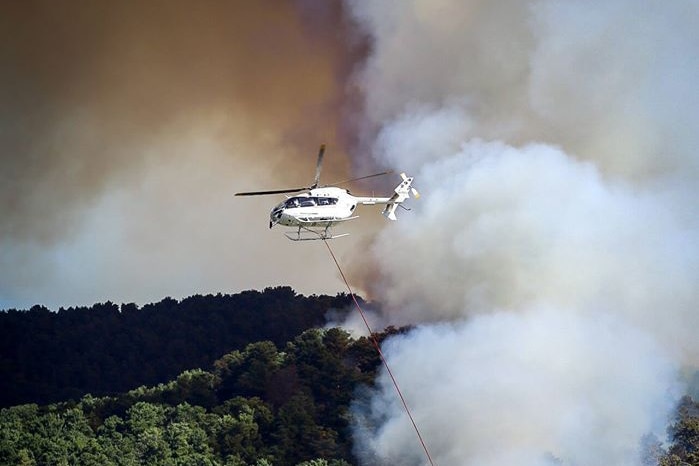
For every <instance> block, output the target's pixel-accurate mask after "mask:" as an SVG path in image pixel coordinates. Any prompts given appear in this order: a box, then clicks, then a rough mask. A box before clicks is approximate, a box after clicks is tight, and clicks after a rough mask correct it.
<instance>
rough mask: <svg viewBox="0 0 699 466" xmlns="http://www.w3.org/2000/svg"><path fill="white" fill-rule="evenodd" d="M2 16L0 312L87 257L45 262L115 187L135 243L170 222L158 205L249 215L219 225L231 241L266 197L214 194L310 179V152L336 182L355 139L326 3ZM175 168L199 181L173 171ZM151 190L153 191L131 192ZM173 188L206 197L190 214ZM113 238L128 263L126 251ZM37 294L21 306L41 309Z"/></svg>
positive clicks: (80, 5)
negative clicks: (197, 174) (42, 277)
mask: <svg viewBox="0 0 699 466" xmlns="http://www.w3.org/2000/svg"><path fill="white" fill-rule="evenodd" d="M0 9H1V10H2V11H0V63H2V73H0V96H2V97H1V99H2V102H3V105H2V106H0V125H1V126H0V128H2V131H1V132H0V157H2V170H0V215H1V216H2V223H0V241H2V249H3V250H4V252H3V253H1V254H0V262H2V276H3V277H2V278H3V280H2V281H3V282H4V284H3V287H4V288H2V289H0V306H2V305H3V301H6V302H7V303H8V304H9V303H11V302H15V301H13V298H12V296H13V294H14V293H15V291H16V287H22V288H24V289H25V291H26V290H29V291H26V293H25V294H28V295H31V289H32V288H33V287H34V286H35V285H38V284H39V283H38V282H36V281H37V280H38V278H37V277H38V276H39V270H42V273H48V272H46V269H47V268H49V269H50V268H51V267H54V268H56V270H55V272H56V273H59V272H60V270H59V269H60V268H61V267H63V265H62V264H64V263H65V261H67V262H73V267H74V266H75V264H74V263H75V260H77V259H78V258H79V259H80V260H82V259H84V257H80V254H81V253H80V252H78V251H82V249H81V248H80V247H78V246H76V245H75V244H73V245H72V246H71V247H72V248H73V251H74V252H73V254H76V256H75V257H72V258H71V257H70V254H69V257H68V258H66V257H62V258H61V260H62V261H63V262H61V264H59V265H56V263H55V258H53V259H52V260H54V262H53V263H51V261H50V260H48V256H52V255H55V254H54V252H53V249H52V248H56V247H60V246H61V245H62V244H63V243H71V242H75V241H79V240H78V239H76V238H79V237H80V235H81V234H84V232H85V231H86V230H85V228H86V227H85V226H84V225H83V224H84V222H90V221H93V220H94V219H97V218H100V219H103V218H106V217H108V216H109V217H110V218H114V217H116V216H115V215H111V216H110V212H105V211H104V210H99V209H102V208H103V207H104V206H103V205H102V204H103V203H104V202H106V203H107V204H109V202H110V201H104V199H109V198H110V196H114V195H115V193H117V192H122V191H125V192H126V193H127V194H123V193H122V194H123V195H122V201H121V204H119V205H118V206H117V207H116V208H117V209H124V208H126V209H128V208H129V207H128V202H134V201H135V202H138V203H143V204H144V205H149V206H150V209H143V208H142V209H141V210H144V211H143V212H142V213H141V215H139V216H133V215H128V216H118V217H119V218H121V221H120V223H119V224H118V227H119V229H120V231H126V232H129V231H131V230H133V229H134V228H136V227H135V225H137V224H139V226H138V228H136V229H137V230H138V232H139V233H138V234H137V235H136V236H138V237H139V238H142V237H148V238H150V239H149V240H148V241H149V242H151V243H157V241H156V240H155V239H154V238H159V237H160V235H161V234H162V233H163V228H164V227H166V226H167V225H168V221H169V220H168V218H169V217H167V216H166V215H165V214H164V213H163V212H164V210H167V209H173V207H172V206H171V204H172V203H184V205H179V206H178V209H177V212H178V215H187V214H184V213H185V212H192V211H195V210H197V211H199V212H201V211H202V210H210V211H211V212H207V213H210V214H211V215H220V216H223V215H232V216H234V217H236V218H238V219H239V220H240V219H245V218H248V217H249V222H245V221H243V222H240V221H239V222H238V225H226V228H228V227H231V226H234V227H236V229H235V230H234V231H230V232H228V234H229V236H228V240H230V241H235V237H236V235H239V234H241V233H240V231H241V230H242V229H243V228H250V226H249V225H254V227H255V229H257V228H258V227H260V226H262V225H264V224H265V221H266V215H267V204H270V205H273V204H274V203H276V202H277V200H276V199H271V200H270V199H266V200H265V201H260V202H257V201H254V202H252V203H248V204H244V203H239V204H236V205H229V204H226V205H221V204H220V203H219V204H214V205H215V207H216V208H212V207H211V205H212V199H217V200H218V199H219V198H220V197H222V196H230V194H232V193H233V192H235V191H236V190H249V189H265V188H272V187H285V186H287V185H288V186H295V185H298V184H299V183H302V184H301V185H303V184H304V183H307V182H308V181H310V178H311V177H312V173H313V163H314V161H315V152H316V150H317V147H318V144H320V143H321V142H325V143H327V144H328V145H329V147H330V148H331V151H332V152H331V153H330V155H331V156H329V157H327V158H326V164H325V167H324V172H323V177H324V179H325V180H326V181H330V180H332V179H336V178H338V177H342V178H344V177H345V176H346V175H347V173H346V172H347V167H348V163H347V161H346V156H345V155H344V154H345V150H346V147H347V142H348V141H351V140H352V138H351V134H350V133H349V132H348V129H347V128H348V127H347V125H346V124H345V123H344V120H343V115H342V113H341V110H340V108H341V107H342V106H343V103H344V102H345V101H346V99H347V94H346V93H345V91H344V89H345V88H346V80H347V76H349V72H348V70H349V69H350V68H351V66H352V63H353V61H354V60H355V58H356V57H357V54H361V49H360V48H359V47H357V45H356V44H353V43H345V38H346V37H347V36H348V28H349V26H348V24H347V23H346V22H345V20H344V19H343V7H342V5H341V3H340V2H339V1H333V2H323V4H322V5H318V4H315V3H313V4H311V3H309V2H301V1H299V2H296V3H294V2H288V1H275V0H264V1H259V2H243V1H207V2H189V1H150V2H145V3H144V2H137V1H125V2H108V1H73V2H60V3H56V2H51V1H27V2H10V3H4V4H3V5H2V7H0ZM204 140H205V141H206V144H205V146H206V147H205V148H202V147H201V141H204ZM195 147H196V148H197V149H196V150H197V152H196V153H190V152H187V151H191V150H194V149H193V148H195ZM188 164H193V166H195V167H197V169H198V170H202V171H203V174H202V176H201V179H197V180H196V181H193V179H194V178H192V177H191V175H192V172H191V171H189V172H186V171H184V172H183V171H182V170H177V169H174V168H173V167H177V166H180V167H181V166H187V165H188ZM161 173H162V174H161ZM154 180H159V182H160V184H162V185H163V186H162V187H161V188H159V190H156V191H152V192H148V193H143V192H141V191H139V189H138V186H142V185H143V184H144V183H147V184H149V185H150V186H151V187H152V186H154V185H155V182H154ZM183 183H184V185H186V186H187V187H188V189H190V190H191V192H198V193H201V192H207V193H209V196H203V198H202V199H200V200H199V201H198V202H199V204H194V203H193V202H194V199H191V198H184V197H182V198H178V197H175V196H174V195H173V193H172V192H170V191H169V189H172V186H176V185H182V184H183ZM144 194H148V197H147V198H144V197H143V195H144ZM124 204H126V205H127V207H124ZM253 206H254V207H253ZM259 206H265V207H264V208H263V209H262V210H258V207H259ZM141 207H142V206H141ZM91 209H98V212H95V211H94V210H91ZM223 209H228V211H223V212H222V211H221V210H223ZM231 209H233V210H231ZM235 209H241V210H237V211H236V210H235ZM136 211H138V209H136ZM168 215H170V214H168ZM172 216H173V217H174V214H173V215H172ZM257 217H259V218H257ZM192 221H194V220H192ZM208 221H209V220H208V217H203V216H200V217H198V218H196V222H208ZM183 223H185V222H184V220H181V219H179V220H178V221H177V222H171V223H170V230H177V232H173V231H169V232H168V235H169V237H172V235H175V236H176V237H177V239H178V240H179V241H178V242H174V243H177V244H178V245H177V248H178V249H180V248H192V246H191V242H190V241H189V240H190V238H189V237H188V236H187V234H186V232H185V233H183V232H181V231H180V230H182V229H183V228H186V226H184V225H183ZM248 223H249V225H247V224H248ZM145 224H149V225H151V226H150V228H146V226H144V225H145ZM210 227H211V228H214V225H210ZM219 227H220V226H219ZM101 228H105V227H104V226H102V227H101ZM81 232H82V233H81ZM94 233H98V234H99V235H103V234H104V231H101V230H99V229H97V230H96V231H95V232H94ZM178 234H179V235H181V236H177V235H178ZM129 235H131V236H133V235H132V234H131V233H129ZM131 236H129V237H131ZM210 239H211V238H210ZM188 243H189V244H188ZM204 243H206V241H204ZM209 243H212V241H209ZM117 244H118V247H119V248H120V249H121V250H122V254H125V255H129V254H130V253H131V250H132V245H131V244H127V243H123V242H119V241H117ZM95 247H96V246H95ZM105 247H106V246H104V245H102V246H101V247H100V248H99V249H100V250H104V249H105ZM212 247H214V246H213V245H210V246H208V248H212ZM201 252H204V253H205V254H204V255H207V256H208V255H213V254H209V253H207V252H206V251H201ZM189 253H190V254H189V257H190V258H192V257H196V256H197V254H198V252H197V251H195V250H191V251H189ZM270 253H271V251H270ZM82 254H84V252H83V253H82ZM229 259H230V258H229ZM104 260H106V259H104ZM156 262H157V261H156ZM102 265H108V264H102ZM121 265H122V266H123V267H125V268H134V267H135V264H132V263H129V261H128V260H124V263H123V264H121ZM247 266H248V267H250V264H248V265H247ZM150 267H156V264H151V265H150ZM153 270H154V271H155V269H153ZM280 277H281V276H280ZM220 281H222V280H220ZM279 281H282V282H283V279H282V278H279ZM266 284H269V285H274V284H276V283H274V282H271V283H266ZM241 286H245V285H244V284H241ZM165 291H168V290H167V287H164V288H163V292H165ZM169 292H171V293H178V291H177V290H172V289H171V290H169ZM146 294H147V293H146ZM49 295H50V291H49V290H47V291H46V298H45V299H44V298H42V297H41V295H40V294H38V295H36V297H35V298H26V299H36V301H39V302H50V301H51V298H49V297H48V296H49ZM98 295H99V294H98V293H97V291H95V294H94V296H95V297H97V296H98ZM90 296H92V295H90ZM103 297H104V298H105V299H106V298H108V297H110V296H103ZM154 297H155V296H154ZM111 298H112V299H120V298H121V297H120V296H111ZM66 299H69V298H66ZM85 299H90V298H85ZM123 299H128V296H124V297H123ZM16 302H23V301H22V300H19V301H16ZM28 302H31V301H28ZM69 303H70V302H69Z"/></svg>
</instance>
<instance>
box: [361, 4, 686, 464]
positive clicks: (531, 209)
mask: <svg viewBox="0 0 699 466" xmlns="http://www.w3.org/2000/svg"><path fill="white" fill-rule="evenodd" d="M350 4H351V5H352V12H353V14H354V17H355V19H356V20H357V21H358V23H359V24H360V25H361V26H362V27H363V28H364V31H365V32H366V34H367V35H368V36H369V37H370V38H371V44H372V47H371V55H370V57H369V58H368V60H367V61H366V63H365V66H364V67H363V68H362V70H360V72H359V73H358V74H357V76H356V79H357V82H358V83H359V85H360V86H361V87H362V89H363V91H364V93H365V94H366V107H365V110H366V115H365V116H366V119H367V122H368V123H367V127H366V128H365V129H366V132H365V133H364V134H365V144H367V145H368V146H371V147H372V148H373V151H374V154H375V156H376V158H377V159H378V160H379V161H380V162H381V163H384V164H388V165H389V166H392V167H394V168H396V169H399V170H406V171H408V172H410V174H412V175H415V176H416V184H417V187H418V189H420V191H421V192H422V193H423V197H422V198H421V199H420V200H419V201H417V202H413V203H412V204H411V207H412V208H413V212H412V215H410V214H408V215H404V216H403V218H402V219H401V220H402V221H401V222H397V223H396V224H395V225H391V226H390V227H389V228H386V229H385V230H384V231H383V232H382V233H381V235H380V236H379V238H378V240H377V241H376V243H375V244H374V246H373V251H374V254H373V259H372V261H371V263H370V264H367V263H365V262H362V263H358V264H355V270H364V269H366V268H367V267H371V269H372V273H371V278H370V279H369V280H366V281H365V282H363V283H364V285H363V286H364V287H365V288H366V289H368V290H369V291H370V294H371V295H372V296H373V297H374V298H376V299H377V300H380V301H382V302H383V303H384V304H385V312H384V318H385V319H386V321H387V322H388V323H394V324H395V323H397V324H413V325H416V329H415V331H413V332H412V333H410V334H409V335H407V336H405V337H398V338H396V339H395V340H394V341H392V342H391V343H390V344H389V345H388V347H387V348H386V350H387V355H388V359H389V362H390V363H392V365H393V367H394V372H395V373H396V375H397V377H398V380H399V382H400V384H401V386H402V388H403V390H404V391H405V392H406V397H407V399H408V403H409V404H410V405H411V406H412V407H413V410H414V414H415V416H416V418H417V422H418V425H419V426H420V427H421V430H422V433H423V436H424V437H425V439H426V441H427V443H428V446H429V447H430V448H431V450H432V453H433V456H434V457H435V459H436V462H437V464H479V465H480V464H488V465H489V464H493V465H495V464H527V465H529V464H531V465H545V464H559V463H556V461H560V462H562V463H563V464H577V465H596V464H622V465H636V464H640V456H639V453H640V451H639V449H640V448H639V446H640V442H641V438H642V436H643V435H644V434H646V433H656V434H658V435H660V436H661V438H662V434H663V432H664V427H665V425H666V422H667V418H666V416H667V415H668V413H669V412H670V410H671V407H672V403H673V402H674V401H675V400H676V399H677V397H678V396H679V394H680V393H681V384H680V382H679V378H678V373H679V371H680V368H683V367H684V368H686V367H689V368H692V367H694V368H696V365H697V362H699V346H698V345H697V343H696V338H695V337H694V335H693V334H692V333H693V332H692V329H694V328H697V324H699V322H698V318H697V316H696V303H697V302H698V301H699V291H697V289H696V286H695V284H696V283H697V278H699V215H697V210H696V202H695V199H696V197H697V194H698V193H697V186H699V183H697V182H698V181H699V179H698V178H699V173H698V172H697V166H698V162H699V155H698V153H697V152H696V150H695V149H696V147H699V144H697V142H699V141H697V133H696V131H693V130H692V128H694V127H695V126H696V122H697V121H699V114H698V113H697V112H698V110H697V109H699V106H697V103H698V100H699V92H698V91H697V90H696V88H695V87H694V86H693V84H692V83H694V82H696V81H697V80H698V79H699V52H698V51H699V47H697V45H698V41H699V34H698V33H697V32H696V28H695V27H693V26H692V25H693V24H696V22H697V20H699V8H698V7H697V6H696V4H695V3H693V2H683V1H681V2H674V3H673V4H661V3H658V2H641V4H639V3H638V2H631V1H625V0H618V1H613V2H592V3H591V2H578V1H565V2H556V1H531V2H514V1H513V2H480V1H475V0H474V1H469V2H456V1H444V2H427V1H419V0H415V1H410V2H381V3H376V2H350ZM355 275H356V274H355ZM381 383H382V385H381V386H380V387H379V388H378V389H377V390H376V391H374V392H372V393H371V394H370V395H371V396H370V397H365V398H360V399H359V400H358V401H357V403H356V412H357V413H358V414H359V415H360V416H361V420H360V421H359V422H358V423H357V432H358V435H359V437H360V438H361V439H363V442H360V444H359V447H358V448H357V452H358V454H360V455H361V456H362V458H363V459H364V461H365V462H366V463H367V464H397V463H400V464H425V463H426V461H425V457H424V454H422V452H421V450H420V448H419V443H418V442H417V439H416V437H415V433H414V432H413V431H412V429H411V425H410V423H409V421H408V420H407V418H406V416H405V414H404V413H403V412H402V409H401V406H400V404H399V403H396V400H395V394H394V392H393V388H392V386H390V384H389V382H388V379H387V378H384V379H382V382H381Z"/></svg>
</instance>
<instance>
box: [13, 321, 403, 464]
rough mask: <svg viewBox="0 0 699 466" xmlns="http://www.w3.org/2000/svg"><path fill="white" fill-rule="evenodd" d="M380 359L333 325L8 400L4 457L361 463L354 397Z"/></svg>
mask: <svg viewBox="0 0 699 466" xmlns="http://www.w3.org/2000/svg"><path fill="white" fill-rule="evenodd" d="M395 332H399V330H396V329H388V330H387V331H386V332H384V333H381V334H378V335H377V338H378V339H379V340H382V339H383V338H385V337H386V336H388V335H390V334H392V333H395ZM378 365H379V359H378V355H377V353H376V349H375V348H374V346H373V343H372V342H370V341H369V340H367V339H366V338H360V339H357V340H353V339H351V338H350V336H349V334H348V333H346V332H345V331H343V330H340V329H336V328H333V329H327V330H323V329H310V330H306V331H305V332H303V333H301V334H300V335H299V336H297V337H296V338H294V339H292V340H291V341H289V342H288V343H286V344H285V345H284V346H283V351H280V350H279V349H278V348H277V346H276V345H275V344H274V343H272V342H271V341H260V342H255V343H251V344H249V345H247V346H246V347H245V348H244V349H243V350H242V351H240V350H235V351H232V352H230V353H228V354H226V355H224V356H223V357H221V358H220V359H218V360H216V361H215V362H214V363H213V365H212V367H211V369H210V370H209V371H205V370H202V369H194V370H188V371H185V372H183V373H181V374H180V375H179V376H178V377H177V378H176V379H174V380H172V381H170V382H168V383H164V384H158V385H157V386H154V387H145V386H143V387H139V388H137V389H134V390H130V391H128V392H126V393H124V394H120V395H116V396H105V397H94V396H92V395H85V396H83V397H82V398H81V399H80V400H78V401H69V402H62V403H56V404H51V405H48V406H43V407H40V406H38V405H36V404H26V405H21V406H15V407H11V408H4V409H2V410H1V411H0V464H8V465H9V464H14V465H62V464H65V465H73V464H80V465H139V464H148V465H271V464H278V465H296V464H304V465H309V466H310V465H335V466H341V465H348V464H355V461H354V459H353V456H352V442H351V436H350V424H349V421H350V411H349V409H350V401H351V397H352V396H353V394H354V392H355V389H356V388H357V387H358V386H359V385H360V384H361V385H371V384H372V382H373V379H374V377H375V374H376V369H377V367H378Z"/></svg>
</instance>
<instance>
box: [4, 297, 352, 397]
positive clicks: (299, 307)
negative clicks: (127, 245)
mask: <svg viewBox="0 0 699 466" xmlns="http://www.w3.org/2000/svg"><path fill="white" fill-rule="evenodd" d="M349 303H350V297H349V296H347V295H344V294H339V295H337V296H335V297H331V296H309V297H305V296H302V295H298V294H296V293H295V292H294V291H293V290H292V289H291V288H289V287H277V288H267V289H265V290H264V291H262V292H258V291H245V292H242V293H239V294H235V295H220V294H219V295H215V296H213V295H208V296H192V297H190V298H187V299H184V300H182V301H176V300H174V299H171V298H166V299H163V300H162V301H160V302H158V303H155V304H148V305H145V306H143V307H141V308H139V307H137V306H136V305H134V304H122V305H121V306H119V305H116V304H113V303H110V302H107V303H103V304H95V305H93V306H91V307H78V308H68V309H59V311H58V312H51V311H49V310H48V309H46V308H44V307H41V306H35V307H33V308H32V309H30V310H28V311H18V310H8V311H3V312H0V406H11V405H15V404H20V403H38V404H48V403H52V402H55V401H64V400H67V399H71V398H73V399H79V398H80V397H82V396H83V395H84V394H86V393H91V394H92V395H94V396H101V395H107V394H113V393H120V392H125V391H127V390H130V389H133V388H135V387H138V386H141V385H155V384H158V383H162V382H167V381H168V380H170V379H173V378H175V377H177V376H178V374H180V373H181V372H183V371H184V370H187V369H194V368H202V367H209V366H210V365H211V364H212V363H213V362H214V360H216V358H218V357H220V356H221V355H222V354H225V353H227V352H229V351H232V350H235V349H242V348H244V347H245V345H247V344H248V343H251V342H255V341H258V340H269V341H271V342H273V343H274V344H276V345H284V344H285V343H286V342H287V341H288V340H290V339H293V338H294V337H295V336H296V335H298V334H300V333H301V332H302V331H304V330H306V329H308V328H311V327H317V326H322V325H323V324H324V323H325V315H326V313H327V312H328V311H329V310H331V309H335V310H337V312H340V313H342V312H344V310H345V309H347V307H348V304H349Z"/></svg>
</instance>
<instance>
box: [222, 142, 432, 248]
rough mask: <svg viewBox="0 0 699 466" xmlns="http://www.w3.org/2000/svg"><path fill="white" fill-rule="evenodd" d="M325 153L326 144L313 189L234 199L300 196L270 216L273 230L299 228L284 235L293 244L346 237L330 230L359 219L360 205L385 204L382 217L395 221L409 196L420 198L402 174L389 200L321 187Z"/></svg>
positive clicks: (409, 181) (409, 178) (277, 208)
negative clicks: (291, 194)
mask: <svg viewBox="0 0 699 466" xmlns="http://www.w3.org/2000/svg"><path fill="white" fill-rule="evenodd" d="M324 153H325V144H322V145H321V146H320V150H319V151H318V160H317V162H316V176H315V179H314V181H313V184H312V185H311V186H306V187H302V188H290V189H277V190H273V191H250V192H242V193H236V194H235V195H236V196H262V195H268V194H283V193H299V194H296V195H294V196H287V199H286V201H284V202H282V203H280V204H278V205H277V206H276V207H274V209H272V212H270V214H269V227H270V228H272V227H273V226H274V225H276V224H280V225H284V226H289V227H296V228H297V231H296V233H295V234H291V233H285V234H286V237H287V238H289V239H290V240H292V241H308V240H319V239H322V240H327V239H334V238H340V237H342V236H347V235H348V234H349V233H344V234H341V235H332V234H331V233H330V231H329V229H330V227H332V226H334V225H337V224H338V223H340V222H344V221H347V220H352V219H354V218H357V217H358V215H354V211H355V209H356V207H357V206H358V205H359V204H363V205H374V204H385V205H386V207H385V208H384V209H383V215H384V216H385V217H386V218H388V219H389V220H396V208H397V207H398V206H401V207H403V208H404V209H405V207H404V206H402V205H401V204H402V203H403V201H405V200H406V199H408V198H409V197H410V193H412V194H413V196H414V197H415V198H416V199H417V198H419V197H420V194H419V193H418V192H417V190H416V189H415V188H413V187H411V185H412V182H413V178H412V177H408V176H406V175H405V173H401V175H400V176H401V178H402V179H403V181H401V183H400V184H399V185H398V186H396V188H395V189H394V193H393V195H391V196H390V197H358V196H353V195H352V194H350V193H349V191H347V190H346V189H343V188H338V187H336V186H321V187H318V183H319V181H320V171H321V167H322V163H323V154H324ZM388 173H391V172H390V171H389V172H383V173H376V174H374V175H369V176H363V177H360V178H354V179H351V180H346V181H343V182H341V183H338V184H342V183H349V182H350V181H357V180H363V179H366V178H372V177H374V176H381V175H386V174H388Z"/></svg>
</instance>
